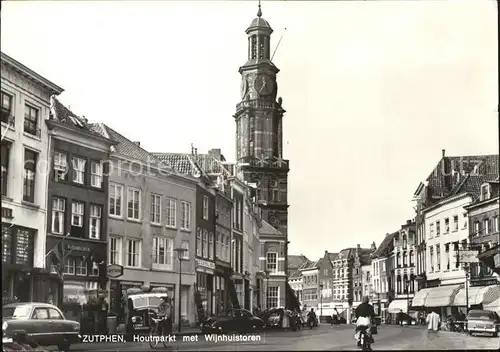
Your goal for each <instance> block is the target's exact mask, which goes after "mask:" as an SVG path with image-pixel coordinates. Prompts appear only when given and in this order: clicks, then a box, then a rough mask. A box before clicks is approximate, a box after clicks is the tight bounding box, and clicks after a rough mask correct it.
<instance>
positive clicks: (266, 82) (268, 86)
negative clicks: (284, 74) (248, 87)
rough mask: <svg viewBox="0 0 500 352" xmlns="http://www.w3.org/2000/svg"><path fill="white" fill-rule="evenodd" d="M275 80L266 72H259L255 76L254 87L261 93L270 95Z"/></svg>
mask: <svg viewBox="0 0 500 352" xmlns="http://www.w3.org/2000/svg"><path fill="white" fill-rule="evenodd" d="M273 84H274V82H273V80H272V78H271V77H269V76H268V75H265V74H258V75H257V76H256V77H255V81H254V83H253V87H254V88H255V90H256V91H257V93H259V94H260V95H269V94H271V93H272V92H273Z"/></svg>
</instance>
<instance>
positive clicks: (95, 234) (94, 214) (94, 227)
mask: <svg viewBox="0 0 500 352" xmlns="http://www.w3.org/2000/svg"><path fill="white" fill-rule="evenodd" d="M101 216H102V207H101V206H100V205H91V206H90V219H89V222H90V224H89V225H90V233H89V237H90V238H92V239H94V240H98V239H99V238H101Z"/></svg>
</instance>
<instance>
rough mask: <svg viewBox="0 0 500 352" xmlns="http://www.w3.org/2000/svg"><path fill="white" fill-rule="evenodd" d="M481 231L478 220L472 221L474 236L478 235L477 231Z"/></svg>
mask: <svg viewBox="0 0 500 352" xmlns="http://www.w3.org/2000/svg"><path fill="white" fill-rule="evenodd" d="M480 231H481V225H480V224H479V221H474V236H479V232H480Z"/></svg>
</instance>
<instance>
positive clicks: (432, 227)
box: [429, 224, 434, 238]
mask: <svg viewBox="0 0 500 352" xmlns="http://www.w3.org/2000/svg"><path fill="white" fill-rule="evenodd" d="M432 237H434V224H431V225H430V227H429V238H432Z"/></svg>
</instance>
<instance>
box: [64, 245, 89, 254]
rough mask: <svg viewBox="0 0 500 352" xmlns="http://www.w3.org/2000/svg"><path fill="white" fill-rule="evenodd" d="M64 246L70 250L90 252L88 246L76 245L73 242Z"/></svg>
mask: <svg viewBox="0 0 500 352" xmlns="http://www.w3.org/2000/svg"><path fill="white" fill-rule="evenodd" d="M66 248H67V249H68V250H70V251H80V252H90V248H89V247H82V246H77V245H75V244H67V247H66Z"/></svg>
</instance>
